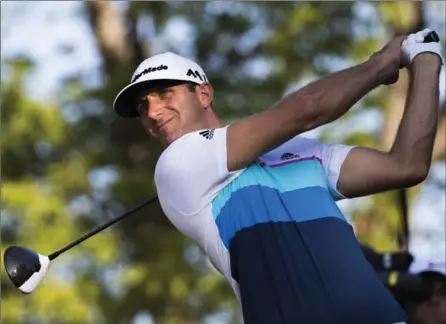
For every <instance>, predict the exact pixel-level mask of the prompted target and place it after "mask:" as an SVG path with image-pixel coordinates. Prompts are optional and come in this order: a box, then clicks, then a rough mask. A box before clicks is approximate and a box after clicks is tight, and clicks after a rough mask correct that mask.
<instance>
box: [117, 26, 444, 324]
mask: <svg viewBox="0 0 446 324" xmlns="http://www.w3.org/2000/svg"><path fill="white" fill-rule="evenodd" d="M428 32H429V31H428V30H425V31H422V32H419V33H417V34H414V35H410V36H409V37H408V38H407V40H404V37H398V38H396V39H394V40H392V41H391V42H389V43H388V44H387V45H386V46H385V47H384V48H383V49H382V50H381V51H379V52H377V53H375V54H374V55H372V56H371V57H370V59H369V60H367V61H366V62H364V63H362V64H360V65H358V66H355V67H352V68H350V69H347V70H344V71H340V72H338V73H335V74H333V75H331V76H328V77H326V78H323V79H321V80H318V81H316V82H313V83H311V84H309V85H307V86H306V87H304V88H302V89H300V90H299V91H296V92H294V93H291V94H290V95H287V96H286V97H285V98H283V99H282V100H281V101H280V102H278V103H277V104H276V105H275V106H274V107H272V108H271V109H269V110H266V111H264V112H261V113H257V114H255V115H253V116H250V117H248V118H246V119H244V120H240V121H238V122H235V123H233V124H231V125H226V126H225V125H223V124H222V122H221V121H220V120H219V118H218V117H217V115H216V114H215V112H214V110H213V106H212V102H213V89H212V86H211V85H210V83H209V81H208V79H207V77H206V75H205V73H204V71H203V70H202V69H201V67H200V66H199V65H198V64H196V63H195V62H192V61H190V60H188V59H185V58H183V57H181V56H178V55H176V54H173V53H163V54H159V55H155V56H153V57H151V58H149V59H147V60H145V61H144V62H142V63H141V64H140V66H139V67H138V68H137V69H136V71H135V73H134V74H133V76H132V80H131V84H130V85H128V86H127V87H126V88H124V89H123V90H122V91H121V92H120V93H119V94H118V96H117V97H116V99H115V103H114V109H115V111H116V112H117V113H118V114H119V115H120V116H122V117H139V118H140V119H141V122H142V124H143V127H144V128H145V129H146V130H147V132H148V133H149V134H151V135H153V136H155V137H156V138H158V139H159V140H160V141H161V142H162V143H164V145H165V146H166V148H165V150H164V151H163V153H162V155H161V156H160V158H159V160H158V162H157V165H156V170H155V182H156V186H157V191H158V196H159V200H160V203H161V206H162V208H163V210H164V212H165V214H166V215H167V217H168V218H169V219H170V220H171V222H172V223H173V224H174V225H175V226H176V227H177V228H178V229H179V230H180V231H181V232H182V233H184V234H185V235H187V236H189V237H191V238H192V239H194V240H195V241H196V242H197V243H198V244H199V245H200V247H201V248H202V249H203V250H204V251H205V253H206V254H207V255H208V256H209V258H210V260H211V262H212V263H213V264H214V266H215V267H216V268H217V269H218V270H219V271H220V272H221V273H222V274H223V275H224V276H225V278H226V280H227V281H228V282H229V283H230V285H231V286H232V288H233V289H234V292H235V294H236V295H237V297H238V298H239V301H240V302H241V306H242V310H243V316H244V320H245V323H248V324H250V323H254V324H261V323H267V324H282V323H305V324H313V323H323V324H330V323H361V324H368V323H370V324H372V323H373V324H378V323H379V324H384V323H386V324H387V323H388V324H391V323H401V322H404V320H405V314H404V312H403V311H402V310H401V309H400V307H399V305H398V304H397V303H396V301H395V300H394V299H393V298H392V296H391V295H390V293H389V292H388V291H387V290H386V289H385V287H384V286H383V284H381V283H380V282H379V280H378V278H377V276H376V274H375V273H374V271H373V269H372V268H371V267H370V265H369V264H368V263H367V261H366V260H365V258H364V257H363V255H362V252H361V249H360V247H359V245H358V242H357V241H356V239H355V236H354V233H353V231H352V229H351V227H350V226H349V224H348V223H347V222H346V220H345V218H344V216H343V215H342V212H341V211H340V210H339V209H338V207H337V205H336V202H335V201H336V200H339V199H343V198H353V197H359V196H363V195H368V194H373V193H377V192H381V191H384V190H389V189H394V188H401V187H408V186H412V185H415V184H417V183H420V182H421V181H422V180H423V179H424V178H425V177H426V175H427V173H428V171H429V167H430V158H431V153H432V147H433V142H434V137H435V133H436V124H437V110H438V77H439V72H440V67H441V63H440V55H441V54H440V52H441V47H440V46H439V44H437V43H431V44H424V43H422V41H423V39H424V36H426V35H427V33H428ZM403 40H404V43H403V44H402V42H403ZM402 49H403V51H402ZM403 52H404V53H405V55H403ZM417 54H418V55H417ZM415 56H416V57H415ZM401 64H405V65H406V66H407V67H408V68H409V70H410V73H411V91H410V93H409V94H408V101H407V105H406V108H405V113H404V117H403V120H402V122H401V125H400V128H399V131H398V135H397V138H396V140H395V144H394V146H393V147H392V149H391V151H390V152H380V151H377V150H373V149H369V148H361V147H355V148H353V147H348V146H345V145H333V144H326V143H321V142H318V141H316V140H310V139H305V138H301V137H299V136H297V135H298V134H300V133H302V132H305V131H308V130H311V129H314V128H316V127H318V126H320V125H323V124H326V123H329V122H331V121H334V120H336V119H337V118H339V117H341V116H342V115H343V114H344V113H346V112H347V111H348V110H349V109H350V108H351V107H352V106H353V105H354V104H355V103H356V102H357V101H358V100H359V99H360V98H361V97H363V96H364V95H365V94H367V93H368V92H369V91H371V90H372V89H374V88H376V87H378V86H380V85H382V84H392V83H394V82H396V81H397V79H398V75H399V69H400V66H401Z"/></svg>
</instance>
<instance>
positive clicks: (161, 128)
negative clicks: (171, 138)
mask: <svg viewBox="0 0 446 324" xmlns="http://www.w3.org/2000/svg"><path fill="white" fill-rule="evenodd" d="M170 121H171V119H169V120H167V121H165V122H163V123H161V124H159V125H157V126H156V130H157V131H158V132H159V131H162V130H163V129H165V128H166V126H167V124H168V123H169V122H170Z"/></svg>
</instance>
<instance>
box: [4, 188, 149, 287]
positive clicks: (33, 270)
mask: <svg viewBox="0 0 446 324" xmlns="http://www.w3.org/2000/svg"><path fill="white" fill-rule="evenodd" d="M157 199H158V196H154V197H152V198H150V199H148V200H146V201H144V202H143V203H141V204H139V205H137V206H136V207H134V208H132V209H130V210H128V211H127V212H125V213H124V214H122V215H121V216H119V217H116V218H114V219H112V220H110V221H108V222H107V223H105V224H103V225H101V226H99V227H98V228H96V229H94V230H93V231H91V232H89V233H87V234H85V235H84V236H82V237H80V238H79V239H77V240H75V241H73V242H71V243H70V244H68V245H66V246H64V247H63V248H61V249H60V250H57V251H55V252H53V253H52V254H50V255H49V256H46V255H43V254H39V253H37V252H35V251H33V250H30V249H28V248H25V247H22V246H11V247H8V248H7V249H6V251H5V254H4V263H5V269H6V272H7V273H8V276H9V278H10V279H11V281H12V283H13V284H14V286H16V287H17V288H18V289H19V290H20V291H21V292H22V293H24V294H29V293H32V292H33V291H34V289H35V288H36V287H37V285H38V284H39V283H40V282H41V281H42V279H43V277H44V276H45V274H46V272H47V271H48V266H49V264H50V261H52V260H54V259H55V258H57V257H58V256H59V255H61V254H62V253H64V252H66V251H68V250H70V249H71V248H73V247H75V246H76V245H78V244H80V243H82V242H83V241H85V240H86V239H88V238H90V237H92V236H93V235H95V234H97V233H99V232H101V231H103V230H104V229H106V228H107V227H109V226H111V225H113V224H114V223H116V222H119V221H120V220H122V219H124V218H125V217H127V216H129V215H131V214H133V213H134V212H135V211H137V210H139V209H141V208H142V207H144V206H146V205H148V204H150V203H152V202H154V201H155V200H157Z"/></svg>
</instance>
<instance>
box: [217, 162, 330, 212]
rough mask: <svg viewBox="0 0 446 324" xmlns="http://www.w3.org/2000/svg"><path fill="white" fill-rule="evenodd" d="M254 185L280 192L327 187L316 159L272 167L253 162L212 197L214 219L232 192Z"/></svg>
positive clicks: (320, 166)
mask: <svg viewBox="0 0 446 324" xmlns="http://www.w3.org/2000/svg"><path fill="white" fill-rule="evenodd" d="M256 185H261V186H263V187H268V188H273V189H276V190H278V191H279V192H281V193H285V192H288V191H293V190H296V189H302V188H307V187H322V188H327V182H326V178H325V174H324V172H323V168H322V165H321V164H320V163H319V162H318V161H317V160H305V161H300V162H296V163H290V164H286V165H282V166H277V167H273V168H271V167H268V166H264V167H262V166H260V165H258V164H253V165H251V166H249V167H248V168H247V169H246V170H245V171H244V172H243V173H242V174H241V175H240V176H238V177H237V179H235V180H234V181H232V182H231V183H230V184H229V185H227V186H226V187H225V188H224V189H223V190H221V191H220V192H219V193H218V195H217V196H216V197H215V198H214V200H213V202H212V214H213V215H214V219H215V218H216V217H217V216H216V215H218V214H219V213H220V210H221V209H222V208H223V207H224V205H225V204H226V203H227V202H228V201H229V199H230V198H231V195H232V194H233V193H235V192H237V191H238V190H240V189H242V188H246V187H249V186H256Z"/></svg>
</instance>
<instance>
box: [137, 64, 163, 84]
mask: <svg viewBox="0 0 446 324" xmlns="http://www.w3.org/2000/svg"><path fill="white" fill-rule="evenodd" d="M167 69H169V67H168V66H166V65H164V64H162V65H160V66H151V67H148V68H146V69H144V70H142V71H141V72H140V73H138V74H137V75H135V76H134V77H133V80H132V83H133V82H135V81H136V80H138V79H139V78H140V77H142V76H143V75H144V74H147V73H151V72H155V71H161V70H167Z"/></svg>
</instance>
